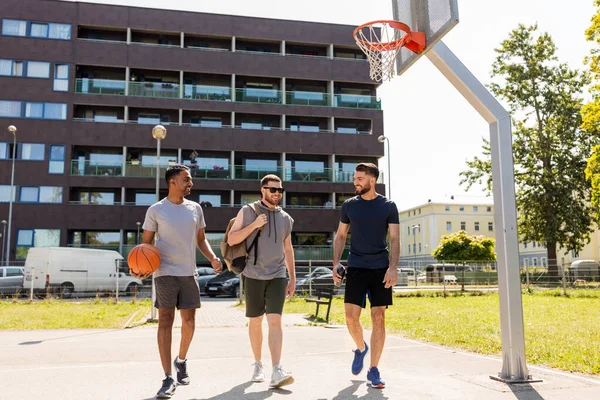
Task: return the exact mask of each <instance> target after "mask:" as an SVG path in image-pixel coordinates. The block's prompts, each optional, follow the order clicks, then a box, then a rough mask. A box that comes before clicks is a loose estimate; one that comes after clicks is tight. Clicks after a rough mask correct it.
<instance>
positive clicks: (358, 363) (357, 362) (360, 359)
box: [352, 342, 369, 375]
mask: <svg viewBox="0 0 600 400" xmlns="http://www.w3.org/2000/svg"><path fill="white" fill-rule="evenodd" d="M368 352H369V346H367V342H365V349H364V350H363V351H360V350H359V349H356V350H354V360H353V361H352V374H354V375H358V374H360V371H362V369H363V364H364V361H365V356H366V355H367V353H368Z"/></svg>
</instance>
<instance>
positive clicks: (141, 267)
mask: <svg viewBox="0 0 600 400" xmlns="http://www.w3.org/2000/svg"><path fill="white" fill-rule="evenodd" d="M127 263H128V264H129V270H130V271H131V272H133V273H135V274H138V275H146V274H149V273H152V272H154V271H156V269H157V268H158V266H159V265H160V253H159V252H158V249H157V248H156V247H154V246H152V245H151V244H147V243H142V244H138V245H137V246H135V247H134V248H133V249H131V251H130V252H129V255H128V256H127Z"/></svg>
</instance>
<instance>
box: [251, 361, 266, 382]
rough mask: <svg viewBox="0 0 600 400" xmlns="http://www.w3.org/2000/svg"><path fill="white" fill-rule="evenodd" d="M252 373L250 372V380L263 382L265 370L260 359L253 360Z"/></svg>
mask: <svg viewBox="0 0 600 400" xmlns="http://www.w3.org/2000/svg"><path fill="white" fill-rule="evenodd" d="M252 365H254V373H253V374H252V382H264V381H265V370H264V369H263V365H262V363H261V362H260V361H255V362H254V364H252Z"/></svg>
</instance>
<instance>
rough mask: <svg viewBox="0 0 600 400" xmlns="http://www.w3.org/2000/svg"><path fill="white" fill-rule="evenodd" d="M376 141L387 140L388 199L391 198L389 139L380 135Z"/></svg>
mask: <svg viewBox="0 0 600 400" xmlns="http://www.w3.org/2000/svg"><path fill="white" fill-rule="evenodd" d="M377 141H378V142H379V143H383V142H387V164H388V166H387V174H388V190H387V192H388V195H387V197H388V199H390V200H391V198H392V175H391V168H390V139H389V138H388V137H387V136H383V135H380V136H379V137H378V138H377Z"/></svg>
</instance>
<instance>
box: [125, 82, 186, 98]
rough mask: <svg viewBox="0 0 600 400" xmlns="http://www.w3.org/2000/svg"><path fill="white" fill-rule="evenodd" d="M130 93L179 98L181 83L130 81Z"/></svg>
mask: <svg viewBox="0 0 600 400" xmlns="http://www.w3.org/2000/svg"><path fill="white" fill-rule="evenodd" d="M129 95H130V96H139V97H156V98H161V99H178V98H179V97H180V94H179V84H177V83H170V82H129Z"/></svg>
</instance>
